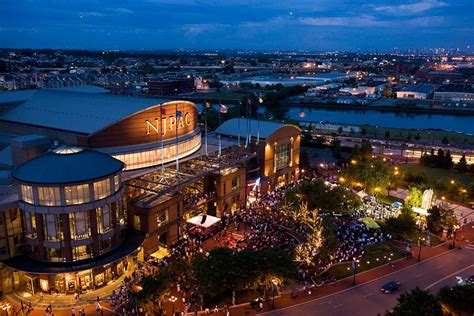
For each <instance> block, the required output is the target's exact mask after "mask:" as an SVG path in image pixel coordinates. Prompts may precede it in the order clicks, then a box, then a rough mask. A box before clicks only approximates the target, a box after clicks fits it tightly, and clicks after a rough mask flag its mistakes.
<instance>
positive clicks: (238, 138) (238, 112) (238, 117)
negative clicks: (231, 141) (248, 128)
mask: <svg viewBox="0 0 474 316" xmlns="http://www.w3.org/2000/svg"><path fill="white" fill-rule="evenodd" d="M240 103H241V102H240V101H239V103H238V104H237V106H238V107H239V108H238V109H237V120H238V121H237V124H238V127H237V128H238V130H239V135H238V137H237V144H238V145H239V147H240Z"/></svg>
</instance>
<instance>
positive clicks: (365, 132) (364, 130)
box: [360, 126, 367, 136]
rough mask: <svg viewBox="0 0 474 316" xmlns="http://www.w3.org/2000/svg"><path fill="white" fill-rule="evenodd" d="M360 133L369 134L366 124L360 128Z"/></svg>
mask: <svg viewBox="0 0 474 316" xmlns="http://www.w3.org/2000/svg"><path fill="white" fill-rule="evenodd" d="M360 133H361V134H362V136H365V135H367V128H366V127H365V126H364V127H362V129H361V130H360Z"/></svg>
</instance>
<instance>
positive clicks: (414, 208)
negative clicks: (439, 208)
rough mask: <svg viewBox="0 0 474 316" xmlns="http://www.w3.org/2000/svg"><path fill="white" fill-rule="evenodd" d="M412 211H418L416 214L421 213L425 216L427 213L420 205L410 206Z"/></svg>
mask: <svg viewBox="0 0 474 316" xmlns="http://www.w3.org/2000/svg"><path fill="white" fill-rule="evenodd" d="M412 210H413V212H415V213H418V214H421V215H425V216H427V215H428V210H427V209H425V208H421V207H415V206H414V207H413V208H412Z"/></svg>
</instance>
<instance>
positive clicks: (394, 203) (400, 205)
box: [392, 201, 403, 207]
mask: <svg viewBox="0 0 474 316" xmlns="http://www.w3.org/2000/svg"><path fill="white" fill-rule="evenodd" d="M402 205H403V204H402V203H401V202H398V201H397V202H393V203H392V206H394V207H402Z"/></svg>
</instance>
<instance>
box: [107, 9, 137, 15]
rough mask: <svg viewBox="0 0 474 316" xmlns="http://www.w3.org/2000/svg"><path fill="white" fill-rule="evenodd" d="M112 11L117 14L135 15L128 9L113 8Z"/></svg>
mask: <svg viewBox="0 0 474 316" xmlns="http://www.w3.org/2000/svg"><path fill="white" fill-rule="evenodd" d="M110 11H112V12H115V13H126V14H132V13H135V12H133V11H132V10H130V9H127V8H113V9H110Z"/></svg>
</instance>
